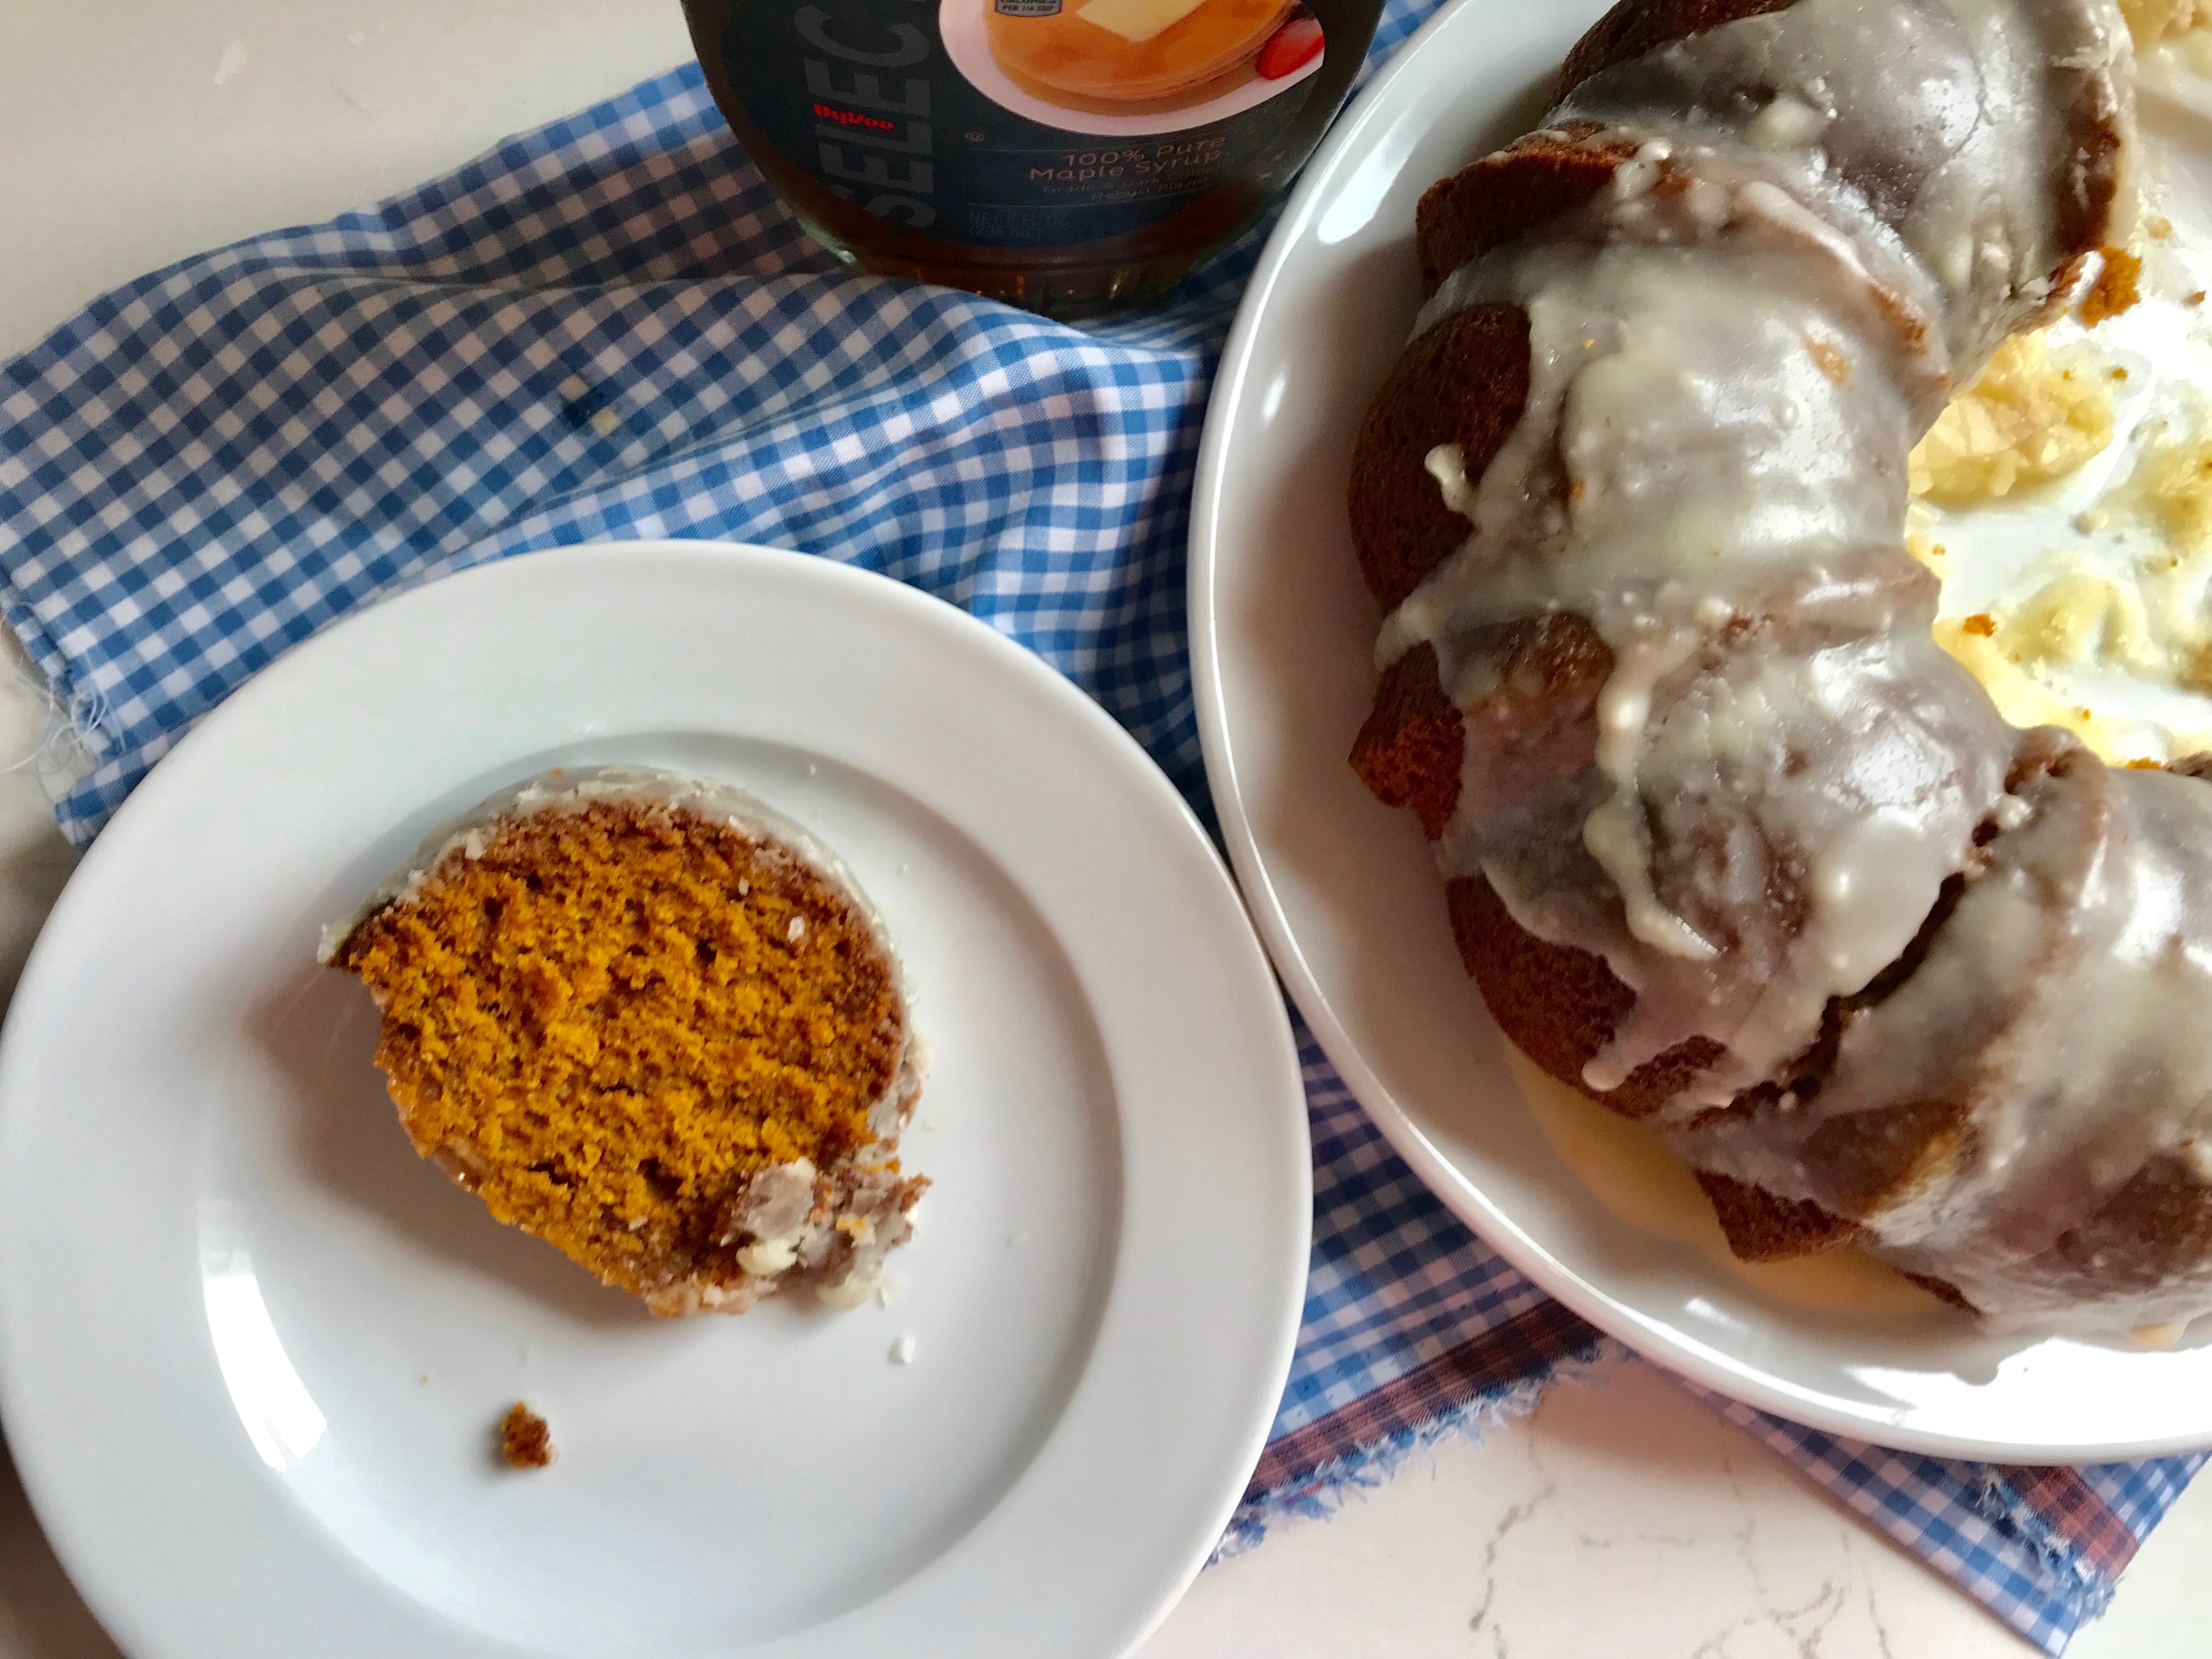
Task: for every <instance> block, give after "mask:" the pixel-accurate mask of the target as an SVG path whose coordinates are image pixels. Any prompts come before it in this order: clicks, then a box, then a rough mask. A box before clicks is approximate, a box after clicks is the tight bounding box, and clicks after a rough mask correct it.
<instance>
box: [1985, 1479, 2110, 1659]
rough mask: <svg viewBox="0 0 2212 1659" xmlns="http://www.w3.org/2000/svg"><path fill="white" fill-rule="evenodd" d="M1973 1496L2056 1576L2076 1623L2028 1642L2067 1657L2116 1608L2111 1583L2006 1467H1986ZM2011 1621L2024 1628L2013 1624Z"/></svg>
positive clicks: (2054, 1585) (2054, 1590)
mask: <svg viewBox="0 0 2212 1659" xmlns="http://www.w3.org/2000/svg"><path fill="white" fill-rule="evenodd" d="M1968 1496H1969V1498H1971V1500H1972V1504H1973V1506H1974V1512H1975V1513H1976V1514H1977V1515H1978V1516H1981V1517H1982V1519H1984V1521H1987V1522H1989V1523H1990V1525H1991V1526H1993V1527H1995V1528H1997V1529H1998V1530H1999V1531H2000V1532H2002V1533H2003V1534H2006V1535H2007V1536H2008V1537H2010V1538H2013V1539H2015V1540H2017V1541H2019V1543H2020V1544H2021V1547H2024V1548H2025V1549H2027V1551H2028V1552H2029V1553H2031V1554H2032V1555H2033V1556H2034V1558H2035V1559H2036V1560H2037V1561H2038V1562H2039V1564H2041V1565H2042V1566H2043V1568H2044V1570H2045V1571H2046V1572H2048V1573H2049V1574H2050V1576H2051V1594H2052V1595H2055V1596H2057V1597H2059V1598H2061V1599H2062V1600H2063V1601H2065V1602H2066V1603H2067V1605H2068V1607H2070V1608H2071V1609H2072V1611H2073V1613H2074V1622H2073V1625H2072V1626H2071V1627H2070V1628H2069V1629H2067V1630H2066V1631H2064V1632H2057V1633H2056V1636H2055V1639H2054V1640H2051V1641H2042V1640H2039V1638H2035V1637H2034V1636H2033V1635H2031V1636H2030V1637H2029V1638H2028V1639H2029V1640H2031V1641H2033V1642H2035V1643H2036V1645H2038V1646H2039V1647H2041V1648H2043V1649H2044V1650H2045V1651H2046V1652H2048V1653H2051V1654H2052V1655H2054V1656H2056V1655H2057V1654H2061V1653H2063V1652H2064V1651H2065V1650H2066V1646H2067V1644H2068V1643H2069V1642H2070V1641H2071V1640H2072V1639H2073V1638H2074V1636H2075V1633H2076V1632H2079V1631H2080V1630H2081V1626H2084V1625H2086V1624H2088V1623H2089V1622H2090V1621H2091V1620H2096V1619H2101V1618H2102V1617H2103V1616H2104V1615H2105V1613H2106V1609H2107V1608H2109V1607H2111V1606H2112V1589H2113V1586H2112V1583H2111V1581H2109V1580H2108V1579H2106V1577H2105V1576H2104V1575H2103V1574H2102V1573H2100V1572H2099V1571H2097V1570H2096V1569H2095V1568H2094V1567H2093V1566H2091V1565H2089V1564H2088V1563H2087V1561H2086V1560H2084V1559H2082V1557H2081V1551H2079V1550H2077V1549H2076V1548H2075V1547H2074V1546H2073V1545H2071V1544H2069V1543H2068V1542H2067V1541H2066V1540H2065V1539H2064V1538H2063V1536H2061V1535H2060V1534H2059V1532H2058V1529H2057V1528H2055V1527H2053V1526H2052V1525H2051V1522H2048V1521H2046V1520H2045V1519H2044V1518H2043V1516H2040V1515H2039V1514H2038V1513H2037V1512H2036V1510H2035V1508H2034V1506H2033V1504H2030V1503H2029V1502H2028V1501H2027V1499H2026V1498H2022V1497H2021V1495H2020V1493H2019V1492H2017V1491H2016V1490H2015V1488H2014V1486H2013V1484H2012V1482H2011V1481H2010V1480H2008V1479H2007V1478H2006V1476H2005V1473H2004V1471H2003V1470H2002V1469H2001V1468H1988V1469H1984V1471H1983V1473H1982V1474H1981V1477H1980V1479H1979V1480H1976V1481H1975V1482H1974V1483H1973V1484H1972V1486H1971V1487H1970V1488H1969V1490H1968ZM1998 1616H1999V1617H2000V1618H2002V1617H2003V1614H2002V1613H2001V1612H2000V1613H1999V1614H1998ZM2006 1622H2007V1623H2008V1624H2014V1627H2015V1629H2018V1628H2019V1626H2018V1625H2017V1624H2016V1623H2015V1621H2013V1620H2006Z"/></svg>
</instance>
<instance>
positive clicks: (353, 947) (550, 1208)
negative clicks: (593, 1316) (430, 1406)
mask: <svg viewBox="0 0 2212 1659" xmlns="http://www.w3.org/2000/svg"><path fill="white" fill-rule="evenodd" d="M332 959H333V960H334V962H335V963H336V964H337V966H338V967H341V968H343V969H347V970H348V971H349V972H352V973H354V974H356V975H359V976H360V977H361V979H362V981H364V982H365V983H366V984H367V985H368V987H369V989H370V990H371V991H372V993H374V995H375V997H376V1000H377V1003H378V1006H379V1007H380V1009H381V1011H382V1013H383V1017H384V1018H383V1028H382V1034H381V1039H380V1043H379V1045H378V1048H377V1054H376V1063H377V1065H378V1066H380V1067H381V1068H382V1070H383V1071H384V1073H386V1081H387V1083H388V1085H389V1088H390V1091H391V1094H392V1099H393V1101H394V1103H396V1104H397V1105H398V1109H399V1113H400V1117H401V1120H402V1121H403V1123H404V1126H405V1127H406V1130H407V1133H408V1134H409V1136H410V1139H412V1140H413V1141H414V1143H415V1147H416V1151H417V1152H420V1153H421V1154H422V1156H423V1157H425V1158H433V1159H435V1160H436V1161H437V1162H438V1163H439V1164H441V1166H443V1167H444V1168H445V1169H446V1170H447V1173H448V1174H450V1175H452V1176H453V1178H454V1179H455V1180H456V1181H458V1182H460V1184H461V1185H462V1186H464V1187H465V1188H467V1189H468V1190H470V1191H471V1192H473V1193H475V1194H477V1196H478V1197H479V1198H481V1199H482V1200H483V1202H484V1203H485V1205H486V1206H488V1207H489V1209H490V1211H491V1212H492V1214H493V1215H494V1216H495V1217H496V1218H498V1219H500V1220H501V1221H503V1222H507V1223H508V1224H510V1225H514V1226H519V1227H521V1228H523V1229H525V1230H526V1231H529V1232H532V1233H534V1234H536V1235H537V1236H538V1237H540V1238H543V1239H544V1240H546V1241H547V1242H548V1243H551V1244H553V1245H555V1246H556V1247H557V1248H558V1249H561V1250H562V1251H564V1252H565V1253H567V1254H568V1255H569V1256H571V1257H573V1258H574V1260H575V1261H579V1262H580V1263H581V1264H582V1265H583V1266H585V1267H588V1268H590V1269H591V1270H592V1272H593V1273H595V1274H597V1275H598V1276H599V1278H600V1279H602V1280H604V1281H605V1282H606V1283H608V1284H610V1285H618V1286H620V1287H621V1288H623V1289H624V1290H627V1291H631V1292H633V1293H634V1294H636V1295H638V1296H641V1297H645V1298H646V1299H647V1303H648V1304H649V1305H652V1306H653V1307H654V1309H655V1310H656V1311H661V1312H684V1311H690V1310H692V1309H693V1307H695V1306H696V1305H700V1304H701V1301H702V1297H701V1294H700V1293H701V1292H702V1290H703V1291H706V1292H708V1293H707V1294H705V1295H704V1297H703V1303H704V1305H708V1306H719V1305H722V1301H721V1298H720V1297H719V1296H718V1295H717V1294H715V1293H714V1291H715V1290H716V1288H717V1287H720V1288H721V1289H723V1290H735V1289H736V1288H738V1287H739V1286H741V1285H744V1284H745V1283H746V1281H747V1280H748V1279H749V1277H750V1279H773V1278H775V1276H776V1275H777V1273H781V1271H783V1270H784V1269H785V1268H787V1267H789V1266H791V1265H793V1264H791V1263H789V1262H786V1261H782V1260H781V1251H782V1249H783V1246H782V1245H781V1244H778V1245H776V1246H775V1249H773V1250H771V1251H770V1252H769V1255H770V1256H772V1257H775V1260H772V1261H769V1262H768V1264H767V1266H766V1267H764V1266H763V1257H762V1255H760V1253H759V1252H754V1253H753V1255H750V1256H748V1255H747V1254H746V1253H747V1250H748V1249H749V1247H750V1246H752V1245H755V1244H758V1243H762V1240H763V1237H765V1233H764V1232H763V1231H762V1230H761V1229H760V1228H757V1227H756V1226H755V1225H753V1218H752V1216H751V1214H750V1211H749V1210H748V1208H747V1206H748V1203H749V1202H750V1201H751V1200H752V1199H753V1198H757V1195H758V1194H759V1192H760V1191H761V1190H762V1189H761V1188H759V1187H758V1185H757V1180H756V1178H757V1177H759V1176H763V1174H764V1173H765V1172H767V1171H769V1170H778V1169H781V1170H787V1171H796V1172H797V1178H796V1180H795V1182H794V1181H791V1180H787V1182H785V1188H787V1191H786V1193H785V1197H786V1199H787V1200H788V1201H787V1202H786V1203H785V1204H784V1206H783V1211H784V1212H785V1213H784V1214H783V1217H782V1223H784V1224H789V1225H782V1224H779V1226H778V1227H777V1228H776V1229H775V1231H778V1233H779V1234H781V1232H785V1231H790V1230H791V1228H792V1227H794V1226H796V1225H799V1223H798V1222H797V1221H794V1220H793V1215H794V1214H795V1215H797V1216H798V1217H799V1218H805V1217H807V1216H808V1215H810V1214H812V1213H813V1212H826V1211H829V1210H834V1209H836V1207H837V1206H838V1204H839V1201H840V1200H841V1199H842V1198H844V1197H849V1196H850V1194H849V1193H848V1192H847V1191H846V1190H845V1189H846V1188H849V1187H850V1186H851V1185H852V1184H853V1182H854V1180H856V1179H857V1180H859V1181H860V1182H861V1183H862V1184H863V1185H866V1184H869V1183H870V1182H872V1185H873V1188H874V1196H875V1198H876V1199H877V1200H878V1208H879V1209H880V1208H881V1207H882V1200H884V1199H885V1197H886V1196H887V1194H888V1195H890V1196H892V1197H895V1198H896V1199H897V1200H902V1203H901V1204H900V1206H899V1207H900V1208H902V1209H905V1208H910V1207H911V1205H912V1200H913V1199H914V1198H915V1197H916V1196H918V1195H919V1191H920V1187H921V1183H920V1182H899V1181H898V1180H897V1179H896V1170H897V1164H896V1158H894V1157H893V1156H892V1151H891V1140H892V1137H893V1136H895V1134H896V1128H897V1123H896V1109H897V1108H898V1107H899V1106H900V1105H901V1101H900V1098H899V1097H900V1091H901V1088H902V1078H903V1076H904V1073H905V1071H906V1068H907V1065H908V1054H907V1050H908V1034H907V1030H906V1023H905V1012H904V1003H903V996H902V990H901V987H900V985H899V980H898V973H897V967H896V960H895V959H894V958H893V957H891V955H890V951H889V950H888V948H887V946H886V945H884V943H883V941H882V940H881V939H880V938H879V936H878V930H877V927H876V925H875V923H874V921H873V919H872V917H871V916H870V915H868V914H867V913H866V911H865V910H863V909H862V908H860V904H859V903H858V902H856V901H855V899H854V897H853V896H848V893H846V892H845V891H842V890H840V888H839V886H838V885H837V884H836V883H835V881H834V880H833V879H832V878H829V876H828V875H827V873H826V872H823V871H822V870H821V869H818V868H817V867H814V866H811V865H810V863H809V862H808V861H807V860H805V859H803V858H801V857H799V856H796V855H795V854H794V853H793V848H791V847H790V846H788V845H787V844H786V843H784V842H780V841H777V840H775V839H772V838H768V837H764V836H761V835H758V834H754V833H749V831H748V829H744V828H739V827H737V826H736V825H734V824H732V823H730V822H726V821H722V820H719V819H716V818H714V817H709V816H708V815H705V814H703V813H700V812H695V811H672V810H671V809H669V808H668V807H667V806H665V805H661V804H659V803H656V802H653V801H650V800H638V799H621V798H608V799H589V800H588V801H586V802H584V803H581V804H580V805H572V806H570V807H569V808H568V809H567V810H560V811H536V812H530V813H523V814H519V815H515V816H513V817H505V818H499V819H495V820H494V821H493V822H492V823H490V824H489V825H488V826H486V827H484V828H483V829H478V830H477V831H474V832H471V834H470V835H469V836H467V837H466V838H465V844H462V845H457V846H455V847H453V848H452V849H451V850H449V851H447V852H446V853H445V854H444V855H443V856H442V857H441V858H440V859H439V860H437V861H436V862H435V866H433V867H432V868H431V869H430V870H429V872H428V873H427V875H424V876H420V877H418V878H416V879H415V880H413V881H412V882H410V884H409V885H408V887H407V889H406V890H404V891H403V893H402V894H401V895H400V896H398V897H396V898H394V899H393V900H392V902H388V903H386V904H385V905H384V906H383V907H382V908H378V909H376V910H374V912H373V913H372V914H371V915H369V916H368V918H367V919H366V920H365V921H362V922H361V923H360V924H358V925H357V926H356V927H354V928H352V929H351V931H350V932H349V933H347V934H346V935H345V937H344V939H343V943H342V944H340V945H339V946H338V947H337V951H336V952H335V955H334V957H333V958H332ZM908 1092H909V1093H910V1091H908ZM886 1102H890V1103H891V1105H892V1107H893V1114H892V1121H883V1120H882V1116H881V1114H880V1110H879V1109H881V1108H882V1107H883V1106H884V1103H886ZM809 1183H811V1194H812V1201H811V1204H810V1203H809V1201H808V1194H809V1192H810V1185H809ZM794 1192H795V1194H796V1198H795V1200H793V1198H792V1194H793V1193H794ZM793 1202H795V1203H796V1206H797V1208H796V1210H795V1212H794V1211H793V1209H792V1204H793ZM814 1218H815V1219H816V1220H817V1222H823V1221H825V1219H826V1220H828V1221H830V1222H834V1220H835V1218H825V1216H824V1215H822V1214H816V1215H815V1216H814ZM817 1231H823V1229H821V1228H817ZM835 1231H836V1226H835V1225H829V1226H828V1227H827V1231H825V1232H824V1237H827V1236H828V1234H829V1233H834V1232H835ZM847 1231H848V1234H855V1235H857V1233H858V1231H859V1230H858V1228H857V1225H856V1226H855V1227H853V1228H848V1230H847ZM858 1242H860V1243H866V1238H865V1237H860V1238H859V1239H858ZM832 1243H834V1240H833V1241H832ZM815 1254H816V1255H817V1260H816V1261H813V1262H812V1263H811V1264H810V1266H811V1267H812V1268H813V1269H815V1270H817V1271H816V1272H815V1273H814V1274H813V1276H814V1277H815V1278H816V1279H817V1281H819V1282H825V1283H826V1282H827V1278H826V1276H825V1275H824V1273H823V1272H821V1271H819V1270H822V1269H826V1268H829V1267H835V1266H837V1265H839V1264H840V1262H842V1260H843V1259H844V1258H846V1257H849V1256H850V1255H852V1254H853V1251H852V1249H850V1248H846V1249H829V1248H828V1247H826V1246H825V1247H824V1248H823V1249H817V1251H816V1253H815ZM833 1256H834V1257H836V1258H837V1260H836V1261H832V1260H831V1259H830V1258H831V1257H833ZM756 1288H757V1287H756ZM739 1301H740V1304H742V1303H744V1302H749V1301H750V1295H749V1294H748V1295H746V1296H744V1297H741V1298H739Z"/></svg>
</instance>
